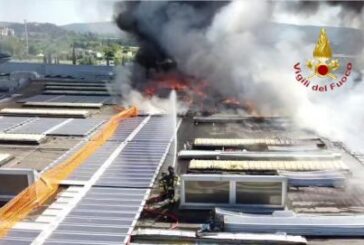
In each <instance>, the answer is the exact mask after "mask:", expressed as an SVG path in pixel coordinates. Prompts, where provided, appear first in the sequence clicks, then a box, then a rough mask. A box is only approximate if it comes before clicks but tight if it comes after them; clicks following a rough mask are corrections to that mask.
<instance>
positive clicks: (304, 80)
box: [294, 28, 352, 92]
mask: <svg viewBox="0 0 364 245" xmlns="http://www.w3.org/2000/svg"><path fill="white" fill-rule="evenodd" d="M306 67H307V68H308V71H309V72H310V74H309V75H308V76H307V77H305V76H304V75H303V74H302V73H303V71H302V69H301V64H300V63H299V62H298V63H297V64H295V65H294V69H295V74H296V80H297V81H298V82H300V83H301V84H302V85H304V86H305V87H310V85H312V83H313V81H314V82H315V84H313V85H312V86H311V88H312V90H313V91H319V92H327V91H330V90H334V89H335V88H338V87H341V86H342V85H343V84H344V83H345V82H346V81H347V80H348V77H349V76H350V74H351V70H352V63H350V62H349V63H347V65H346V67H345V71H344V74H343V76H342V77H341V79H340V80H339V81H337V82H332V81H330V83H329V84H327V83H326V84H325V80H324V79H330V80H335V79H337V76H336V75H335V71H337V70H338V69H339V68H340V62H339V60H338V59H333V55H332V49H331V46H330V40H329V38H328V36H327V32H326V30H325V29H324V28H321V31H320V35H319V38H318V40H317V43H316V46H315V49H314V50H313V59H310V60H308V61H307V63H306ZM322 82H324V84H323V83H322Z"/></svg>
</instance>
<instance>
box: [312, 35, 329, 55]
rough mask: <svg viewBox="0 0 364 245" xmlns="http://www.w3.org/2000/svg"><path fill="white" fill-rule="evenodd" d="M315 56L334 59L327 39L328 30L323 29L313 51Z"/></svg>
mask: <svg viewBox="0 0 364 245" xmlns="http://www.w3.org/2000/svg"><path fill="white" fill-rule="evenodd" d="M313 56H314V57H315V58H320V57H322V58H331V57H332V50H331V47H330V41H329V38H328V37H327V33H326V30H325V29H324V28H321V31H320V36H319V38H318V40H317V44H316V47H315V49H314V51H313Z"/></svg>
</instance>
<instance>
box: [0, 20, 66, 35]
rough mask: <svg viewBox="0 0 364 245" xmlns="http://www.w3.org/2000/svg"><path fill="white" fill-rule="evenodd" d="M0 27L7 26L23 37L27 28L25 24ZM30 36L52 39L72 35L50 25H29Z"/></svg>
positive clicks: (2, 24) (3, 23)
mask: <svg viewBox="0 0 364 245" xmlns="http://www.w3.org/2000/svg"><path fill="white" fill-rule="evenodd" d="M0 26H7V27H9V28H12V29H14V31H15V35H16V36H18V37H19V36H23V35H24V31H25V27H24V23H12V22H0ZM27 28H28V33H29V36H47V37H50V38H59V37H62V36H65V35H67V34H70V32H69V31H67V30H65V29H63V28H62V27H59V26H57V25H54V24H50V23H33V22H30V23H27Z"/></svg>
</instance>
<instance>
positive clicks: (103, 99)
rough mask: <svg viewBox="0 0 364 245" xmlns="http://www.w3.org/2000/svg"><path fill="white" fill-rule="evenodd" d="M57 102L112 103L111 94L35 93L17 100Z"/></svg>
mask: <svg viewBox="0 0 364 245" xmlns="http://www.w3.org/2000/svg"><path fill="white" fill-rule="evenodd" d="M50 101H52V102H59V103H103V104H114V103H112V97H111V96H92V95H88V96H85V95H45V94H42V95H36V96H33V97H29V98H25V99H21V100H18V102H50Z"/></svg>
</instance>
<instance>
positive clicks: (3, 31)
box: [0, 26, 15, 37]
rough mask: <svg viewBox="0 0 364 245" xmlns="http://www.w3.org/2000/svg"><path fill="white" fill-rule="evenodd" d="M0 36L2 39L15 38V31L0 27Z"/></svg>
mask: <svg viewBox="0 0 364 245" xmlns="http://www.w3.org/2000/svg"><path fill="white" fill-rule="evenodd" d="M0 36H1V37H13V36H15V31H14V29H11V28H8V27H6V26H4V27H0Z"/></svg>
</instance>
